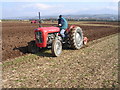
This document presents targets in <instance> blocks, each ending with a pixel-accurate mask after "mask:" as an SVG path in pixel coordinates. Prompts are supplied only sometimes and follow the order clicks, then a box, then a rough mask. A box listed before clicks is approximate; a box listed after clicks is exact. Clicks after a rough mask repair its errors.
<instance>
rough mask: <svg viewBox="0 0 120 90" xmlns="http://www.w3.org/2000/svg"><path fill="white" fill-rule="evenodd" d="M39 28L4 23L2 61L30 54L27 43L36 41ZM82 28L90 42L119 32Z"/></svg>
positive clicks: (31, 25) (21, 23) (22, 24)
mask: <svg viewBox="0 0 120 90" xmlns="http://www.w3.org/2000/svg"><path fill="white" fill-rule="evenodd" d="M95 23H97V22H95ZM99 24H100V23H99ZM102 24H103V23H102ZM110 24H112V23H110ZM52 25H54V24H44V25H43V26H52ZM108 25H109V24H108ZM113 25H114V23H113ZM37 27H38V25H37V24H31V23H29V22H28V23H27V22H26V23H23V22H3V23H2V51H3V54H2V60H3V61H4V60H8V59H11V58H15V57H18V56H22V55H26V54H28V52H27V43H28V42H30V41H31V40H33V39H34V29H35V28H37ZM80 27H81V28H82V29H83V33H84V36H87V37H88V39H89V41H91V40H95V39H98V38H101V37H104V36H108V35H111V34H114V33H117V32H118V28H117V27H109V26H103V27H101V26H82V25H80Z"/></svg>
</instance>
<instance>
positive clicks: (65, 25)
mask: <svg viewBox="0 0 120 90" xmlns="http://www.w3.org/2000/svg"><path fill="white" fill-rule="evenodd" d="M59 24H61V25H62V26H59V27H60V29H67V28H68V22H67V20H66V19H65V18H63V17H61V18H59V19H58V25H59Z"/></svg>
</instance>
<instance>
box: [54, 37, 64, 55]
mask: <svg viewBox="0 0 120 90" xmlns="http://www.w3.org/2000/svg"><path fill="white" fill-rule="evenodd" d="M61 53H62V43H61V41H60V40H57V39H56V40H54V41H53V43H52V54H53V56H55V57H58V56H60V55H61Z"/></svg>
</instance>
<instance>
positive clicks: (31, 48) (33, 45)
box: [28, 40, 40, 54]
mask: <svg viewBox="0 0 120 90" xmlns="http://www.w3.org/2000/svg"><path fill="white" fill-rule="evenodd" d="M39 50H40V48H39V47H37V45H36V43H35V41H34V40H33V41H31V42H28V52H29V53H33V54H35V53H38V52H39Z"/></svg>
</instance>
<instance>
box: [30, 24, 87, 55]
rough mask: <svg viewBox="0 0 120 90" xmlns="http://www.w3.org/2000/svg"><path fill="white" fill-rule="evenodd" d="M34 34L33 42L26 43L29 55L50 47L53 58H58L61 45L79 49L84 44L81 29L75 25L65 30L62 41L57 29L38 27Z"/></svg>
mask: <svg viewBox="0 0 120 90" xmlns="http://www.w3.org/2000/svg"><path fill="white" fill-rule="evenodd" d="M34 33H35V40H33V41H31V42H29V43H28V51H29V52H31V53H37V52H39V51H40V49H41V48H45V47H48V46H51V48H52V50H51V51H52V54H53V56H60V54H61V52H62V44H67V46H68V47H69V48H72V49H80V48H81V47H82V46H83V44H84V43H85V42H86V41H85V40H84V37H83V33H82V29H81V28H80V27H79V26H75V25H72V26H70V27H69V28H68V29H66V31H65V35H66V38H65V39H64V40H63V38H62V37H61V35H60V28H59V27H39V28H37V29H35V30H34ZM84 41H85V42H84Z"/></svg>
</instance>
